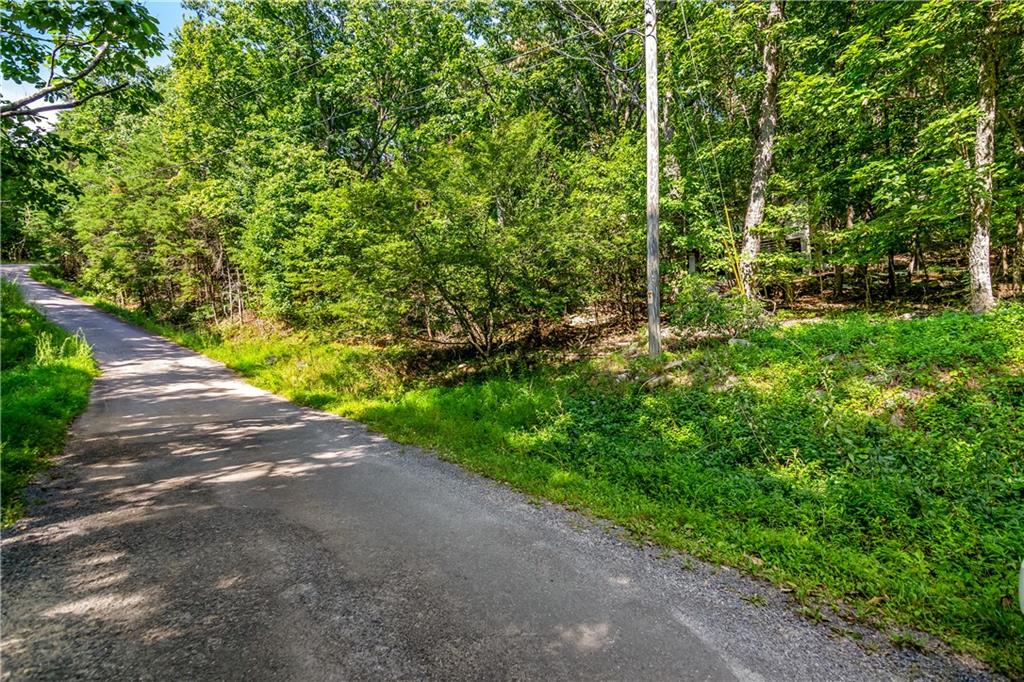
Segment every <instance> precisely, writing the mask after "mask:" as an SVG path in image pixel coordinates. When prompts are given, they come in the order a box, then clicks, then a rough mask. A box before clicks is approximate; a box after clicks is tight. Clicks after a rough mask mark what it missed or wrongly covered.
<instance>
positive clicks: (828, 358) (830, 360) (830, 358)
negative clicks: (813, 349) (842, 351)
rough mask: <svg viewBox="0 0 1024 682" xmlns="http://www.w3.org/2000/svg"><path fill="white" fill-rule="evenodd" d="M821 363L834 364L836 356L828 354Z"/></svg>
mask: <svg viewBox="0 0 1024 682" xmlns="http://www.w3.org/2000/svg"><path fill="white" fill-rule="evenodd" d="M822 361H823V362H835V361H836V354H835V353H829V354H828V355H826V356H825V357H823V358H822Z"/></svg>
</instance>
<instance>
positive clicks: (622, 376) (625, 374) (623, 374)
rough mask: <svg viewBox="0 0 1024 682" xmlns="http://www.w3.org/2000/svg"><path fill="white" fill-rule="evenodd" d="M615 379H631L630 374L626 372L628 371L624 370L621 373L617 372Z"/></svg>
mask: <svg viewBox="0 0 1024 682" xmlns="http://www.w3.org/2000/svg"><path fill="white" fill-rule="evenodd" d="M615 380H616V381H629V374H628V373H626V372H623V373H621V374H616V375H615Z"/></svg>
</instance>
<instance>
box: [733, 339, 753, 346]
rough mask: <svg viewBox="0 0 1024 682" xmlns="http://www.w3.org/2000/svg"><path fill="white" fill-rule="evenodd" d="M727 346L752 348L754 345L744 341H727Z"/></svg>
mask: <svg viewBox="0 0 1024 682" xmlns="http://www.w3.org/2000/svg"><path fill="white" fill-rule="evenodd" d="M729 345H730V346H753V345H754V344H752V343H750V341H747V340H746V339H729Z"/></svg>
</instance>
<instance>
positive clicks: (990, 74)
mask: <svg viewBox="0 0 1024 682" xmlns="http://www.w3.org/2000/svg"><path fill="white" fill-rule="evenodd" d="M995 11H996V5H995V4H994V3H993V4H991V5H989V7H988V12H989V15H988V17H989V18H988V25H987V26H986V27H985V38H984V45H983V46H982V56H981V59H980V63H979V67H978V126H977V130H976V132H975V138H974V173H975V179H976V186H975V189H974V191H973V192H972V193H971V228H972V230H971V232H972V234H971V245H970V249H969V250H968V252H967V259H968V269H969V270H970V273H971V311H972V312H975V313H984V312H987V311H989V310H991V309H992V308H993V307H994V306H995V299H994V298H993V297H992V273H991V270H990V266H989V251H990V246H989V242H990V232H991V228H992V162H993V160H994V157H995V125H996V54H995V53H996V50H995V42H996V40H997V37H998V36H997V27H996V20H995Z"/></svg>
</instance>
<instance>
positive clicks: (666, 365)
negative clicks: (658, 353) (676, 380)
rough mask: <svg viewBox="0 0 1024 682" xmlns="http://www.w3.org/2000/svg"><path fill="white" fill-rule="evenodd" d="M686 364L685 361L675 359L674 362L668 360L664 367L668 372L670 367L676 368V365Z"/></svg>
mask: <svg viewBox="0 0 1024 682" xmlns="http://www.w3.org/2000/svg"><path fill="white" fill-rule="evenodd" d="M684 364H685V363H684V362H683V361H682V360H673V361H672V362H666V363H665V367H663V369H664V370H665V371H666V372H667V371H669V370H670V369H675V368H676V367H682V366H683V365H684Z"/></svg>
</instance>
